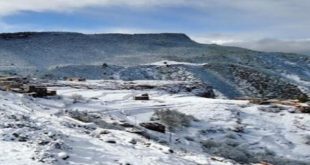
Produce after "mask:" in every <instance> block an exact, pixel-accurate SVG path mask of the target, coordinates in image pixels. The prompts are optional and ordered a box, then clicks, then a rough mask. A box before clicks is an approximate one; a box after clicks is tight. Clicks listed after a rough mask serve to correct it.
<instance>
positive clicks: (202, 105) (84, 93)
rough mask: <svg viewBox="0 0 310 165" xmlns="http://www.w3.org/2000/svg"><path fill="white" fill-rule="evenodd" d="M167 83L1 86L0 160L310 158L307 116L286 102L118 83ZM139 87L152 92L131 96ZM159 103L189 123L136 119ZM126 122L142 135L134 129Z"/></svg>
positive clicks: (302, 162) (217, 164) (303, 164)
mask: <svg viewBox="0 0 310 165" xmlns="http://www.w3.org/2000/svg"><path fill="white" fill-rule="evenodd" d="M171 83H172V84H173V83H176V82H173V81H171V82H169V81H134V82H124V81H119V80H118V81H87V82H66V81H61V82H51V83H48V84H49V85H50V89H56V90H57V92H58V94H59V95H60V97H54V98H48V99H40V98H30V97H25V96H22V95H19V94H12V93H7V92H1V91H0V116H1V119H2V120H1V121H0V146H1V148H4V147H5V148H6V150H1V151H0V153H1V154H0V164H8V165H10V164H14V165H15V164H17V165H18V164H121V163H122V164H126V163H127V164H133V165H134V164H178V165H179V164H186V165H187V164H211V165H213V164H214V165H221V164H227V165H228V164H238V163H237V162H240V163H246V164H250V163H258V162H260V161H267V162H270V163H272V164H274V165H280V164H281V165H287V164H294V165H307V162H309V161H310V155H309V152H307V151H309V150H310V146H309V135H310V130H309V129H308V128H309V126H310V125H309V124H310V116H309V115H307V114H301V113H298V112H297V111H296V113H290V112H292V111H294V108H293V107H290V106H280V105H278V106H268V105H267V106H266V105H265V106H258V105H252V104H249V103H248V101H245V100H244V101H238V100H222V99H206V98H201V97H197V96H194V95H193V94H191V93H187V92H181V93H176V94H171V93H169V92H167V91H165V90H158V89H157V88H155V89H126V88H124V87H126V86H127V85H154V84H157V85H158V86H161V85H168V84H171ZM120 87H123V88H120ZM143 93H148V94H149V95H150V98H151V99H150V100H149V101H137V100H134V99H133V96H136V95H139V94H143ZM163 109H171V110H176V111H178V112H181V113H184V114H187V115H192V116H193V117H194V118H196V119H195V120H193V121H192V122H191V124H190V125H189V126H188V127H181V128H179V129H177V130H176V131H172V132H170V133H169V132H168V133H165V134H163V133H158V132H154V131H148V130H145V129H143V128H141V127H140V126H139V123H141V122H149V121H150V118H151V116H152V115H153V113H154V112H155V111H156V110H163ZM124 123H127V124H126V125H127V126H126V125H124ZM125 126H126V127H125ZM131 126H133V127H134V128H135V129H141V130H143V131H145V133H147V134H145V133H144V135H143V136H140V135H137V134H135V133H133V132H134V131H133V130H132V128H131ZM146 135H147V136H146ZM146 137H148V138H149V139H147V138H146ZM17 147H18V149H17ZM223 157H224V158H223ZM16 160H19V161H16Z"/></svg>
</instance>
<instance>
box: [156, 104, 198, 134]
mask: <svg viewBox="0 0 310 165" xmlns="http://www.w3.org/2000/svg"><path fill="white" fill-rule="evenodd" d="M151 120H153V121H154V120H158V121H160V122H161V123H163V124H165V125H166V126H167V128H168V129H169V130H170V131H175V130H176V129H178V128H182V127H189V126H190V125H191V122H192V121H193V120H195V118H194V117H193V116H191V115H186V114H184V113H181V112H178V111H175V110H169V109H164V110H158V111H156V112H155V113H154V114H153V116H152V118H151Z"/></svg>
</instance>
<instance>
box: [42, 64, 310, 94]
mask: <svg viewBox="0 0 310 165" xmlns="http://www.w3.org/2000/svg"><path fill="white" fill-rule="evenodd" d="M44 76H45V77H47V78H54V79H55V78H56V79H62V78H63V77H84V78H87V79H120V80H127V81H128V80H174V81H201V82H204V83H206V84H208V85H211V86H213V87H214V89H215V90H217V91H219V92H220V93H222V94H223V95H224V96H226V97H228V98H238V97H257V98H283V99H288V98H297V97H299V96H300V95H302V92H304V93H308V91H309V90H310V86H309V84H307V83H300V82H294V81H292V80H291V79H290V78H287V77H285V76H281V75H276V74H274V73H273V72H270V71H268V70H266V69H264V70H257V69H256V68H253V67H249V66H244V65H235V64H227V63H225V64H223V63H211V64H195V63H180V62H174V61H161V62H157V63H153V64H146V65H138V66H131V67H120V66H115V65H107V66H105V67H102V66H66V67H58V68H56V69H52V70H49V71H48V72H46V73H45V74H44ZM44 76H43V77H44ZM304 82H308V81H304Z"/></svg>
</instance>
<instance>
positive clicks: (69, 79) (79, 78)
mask: <svg viewBox="0 0 310 165" xmlns="http://www.w3.org/2000/svg"><path fill="white" fill-rule="evenodd" d="M65 80H67V81H76V82H81V81H86V78H81V77H66V78H65Z"/></svg>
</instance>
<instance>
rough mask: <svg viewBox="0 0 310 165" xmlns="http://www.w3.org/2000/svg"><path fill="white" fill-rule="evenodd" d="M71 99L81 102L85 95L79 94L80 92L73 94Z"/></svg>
mask: <svg viewBox="0 0 310 165" xmlns="http://www.w3.org/2000/svg"><path fill="white" fill-rule="evenodd" d="M71 99H72V100H73V103H74V104H75V103H78V102H81V101H82V100H83V96H81V95H78V94H73V95H72V96H71Z"/></svg>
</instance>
